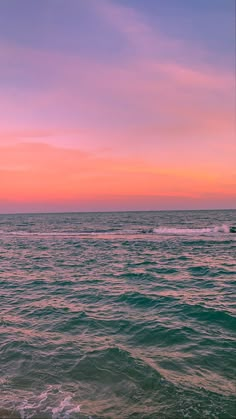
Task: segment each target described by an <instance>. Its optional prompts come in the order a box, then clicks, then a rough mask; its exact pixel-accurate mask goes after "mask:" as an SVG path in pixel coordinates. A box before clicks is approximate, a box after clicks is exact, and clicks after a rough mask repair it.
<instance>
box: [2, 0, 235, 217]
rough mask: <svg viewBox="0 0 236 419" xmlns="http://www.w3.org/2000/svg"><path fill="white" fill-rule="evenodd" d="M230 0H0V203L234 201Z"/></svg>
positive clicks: (22, 207)
mask: <svg viewBox="0 0 236 419" xmlns="http://www.w3.org/2000/svg"><path fill="white" fill-rule="evenodd" d="M234 73H235V1H234V0H207V1H206V0H198V1H196V0H168V1H163V0H145V1H144V0H40V1H32V0H21V1H19V0H1V1H0V212H2V213H5V212H35V211H36V212H37V211H39V212H41V211H43V212H47V211H113V210H117V211H125V210H163V209H164V210H165V209H167V210H169V209H218V208H219V209H220V208H226V209H227V208H236V136H235V134H236V130H235V75H234Z"/></svg>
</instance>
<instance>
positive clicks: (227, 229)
mask: <svg viewBox="0 0 236 419" xmlns="http://www.w3.org/2000/svg"><path fill="white" fill-rule="evenodd" d="M235 228H236V227H232V226H227V225H226V224H222V225H215V226H209V227H203V228H186V227H167V226H159V227H157V228H141V227H140V228H138V229H104V230H92V231H91V230H79V231H63V230H62V231H58V230H56V231H42V232H41V231H21V230H18V231H3V230H0V234H2V235H6V236H12V235H13V236H19V237H42V238H44V237H45V238H46V237H52V238H54V237H55V238H56V237H58V238H59V237H62V238H76V237H77V238H79V237H81V238H83V237H93V236H102V237H106V236H107V237H112V236H136V235H143V234H145V235H148V234H150V235H153V234H159V235H208V234H217V233H220V234H222V233H223V234H228V233H234V232H235V231H234V229H235Z"/></svg>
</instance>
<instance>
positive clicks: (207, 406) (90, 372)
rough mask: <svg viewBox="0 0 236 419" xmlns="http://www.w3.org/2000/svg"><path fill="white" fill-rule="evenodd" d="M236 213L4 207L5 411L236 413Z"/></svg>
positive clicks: (1, 383) (0, 326)
mask: <svg viewBox="0 0 236 419" xmlns="http://www.w3.org/2000/svg"><path fill="white" fill-rule="evenodd" d="M231 225H236V211H182V212H181V211H178V212H143V213H142V212H136V213H135V212H133V213H131V212H130V213H106V214H105V213H104V214H95V213H93V214H92V213H91V214H85V213H84V214H38V215H36V214H35V215H33V214H28V215H1V216H0V291H1V297H0V298H1V299H0V366H1V368H0V373H1V374H0V417H1V419H2V418H3V417H8V418H9V417H14V418H15V417H19V418H24V419H26V418H27V419H28V418H38V419H41V418H53V419H69V418H70V419H72V418H94V419H95V418H150V419H151V418H157V419H158V418H167V419H168V418H173V419H178V418H199V419H200V418H201V419H202V418H222V419H227V418H235V417H236V406H235V401H236V398H235V348H236V339H235V331H236V317H235V314H236V306H235V284H236V235H234V234H230V232H229V227H230V226H231Z"/></svg>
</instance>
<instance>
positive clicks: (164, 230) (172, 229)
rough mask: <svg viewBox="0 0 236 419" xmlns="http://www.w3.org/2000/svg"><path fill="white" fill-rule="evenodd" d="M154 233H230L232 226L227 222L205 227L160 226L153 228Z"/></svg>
mask: <svg viewBox="0 0 236 419" xmlns="http://www.w3.org/2000/svg"><path fill="white" fill-rule="evenodd" d="M153 233H156V234H172V235H185V234H186V235H188V234H190V235H191V234H216V233H230V227H228V226H227V225H225V224H222V225H221V226H212V227H204V228H176V227H158V228H154V229H153Z"/></svg>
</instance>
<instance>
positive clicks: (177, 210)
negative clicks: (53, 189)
mask: <svg viewBox="0 0 236 419" xmlns="http://www.w3.org/2000/svg"><path fill="white" fill-rule="evenodd" d="M190 211H191V212H192V211H194V212H196V211H197V212H198V211H236V208H208V209H206V208H201V209H159V210H158V209H156V210H113V211H93V210H91V211H45V212H44V211H42V212H40V211H33V212H25V211H22V212H0V216H1V215H37V214H38V215H48V214H55V215H56V214H111V213H126V212H129V213H133V212H135V213H136V212H190Z"/></svg>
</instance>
